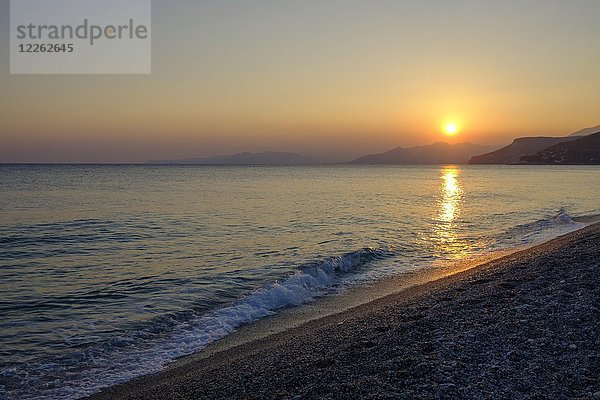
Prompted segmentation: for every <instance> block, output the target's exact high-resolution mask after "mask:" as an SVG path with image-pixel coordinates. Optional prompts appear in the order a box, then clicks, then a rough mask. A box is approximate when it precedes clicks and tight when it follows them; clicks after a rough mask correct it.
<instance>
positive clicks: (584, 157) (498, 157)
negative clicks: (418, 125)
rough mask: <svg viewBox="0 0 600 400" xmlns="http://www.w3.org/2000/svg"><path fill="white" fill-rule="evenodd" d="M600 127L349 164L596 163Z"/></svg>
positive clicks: (283, 157) (264, 161)
mask: <svg viewBox="0 0 600 400" xmlns="http://www.w3.org/2000/svg"><path fill="white" fill-rule="evenodd" d="M599 138H600V125H599V126H596V127H593V128H586V129H582V130H580V131H577V132H575V133H573V134H571V135H569V136H565V137H523V138H518V139H515V140H514V141H513V142H512V143H511V144H510V145H508V146H506V147H503V148H501V149H497V147H494V146H482V145H478V144H472V143H458V144H448V143H444V142H438V143H434V144H431V145H426V146H416V147H397V148H395V149H392V150H390V151H386V152H385V153H379V154H369V155H365V156H362V157H359V158H357V159H354V160H352V161H350V162H349V163H350V164H373V165H375V164H383V165H390V164H467V163H469V164H561V163H563V164H598V163H599V161H598V153H599V152H600V149H599V146H600V144H599V142H600V140H599ZM322 163H324V162H323V160H316V159H314V158H311V157H307V156H304V155H300V154H297V153H291V152H281V151H265V152H262V153H237V154H231V155H221V156H214V157H203V158H188V159H181V160H151V161H147V162H146V164H154V165H311V164H313V165H314V164H322Z"/></svg>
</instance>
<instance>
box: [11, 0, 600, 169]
mask: <svg viewBox="0 0 600 400" xmlns="http://www.w3.org/2000/svg"><path fill="white" fill-rule="evenodd" d="M0 15H1V17H0V27H4V26H7V25H8V0H0ZM597 15H600V2H598V1H595V0H593V1H592V0H590V1H586V0H578V1H573V2H565V1H558V0H547V1H541V0H540V1H533V0H528V1H516V0H514V1H504V2H496V1H493V2H492V1H477V2H475V1H466V0H463V1H458V0H457V1H453V2H444V3H441V2H438V1H433V0H429V1H391V0H389V1H388V0H380V1H376V2H364V1H353V0H325V1H316V0H308V1H305V2H271V1H256V2H243V1H242V0H238V1H233V0H232V1H226V2H221V1H219V2H217V1H214V2H202V3H198V2H191V1H181V2H167V1H158V0H157V1H154V2H153V28H152V29H153V66H152V67H153V73H152V75H150V76H16V75H9V74H8V65H7V64H8V60H4V59H3V61H4V62H3V63H2V64H3V69H2V73H1V75H0V92H1V93H2V95H1V97H0V120H1V121H2V124H1V125H0V140H1V143H2V145H1V146H0V162H141V161H145V160H147V159H157V158H159V159H165V158H186V157H199V156H205V155H214V154H222V153H233V152H238V151H262V150H285V151H297V152H307V153H319V154H329V153H331V154H337V155H341V157H346V156H353V155H358V154H363V153H366V152H373V151H383V150H386V149H389V148H391V147H395V146H410V145H417V144H427V143H432V142H435V141H439V140H445V141H453V142H462V141H469V142H474V143H481V144H504V143H507V142H510V140H512V138H514V137H515V136H521V135H555V136H556V135H564V134H568V133H570V132H572V131H575V130H578V129H581V128H584V127H586V126H591V125H597V124H599V123H600V115H599V114H598V110H599V108H598V106H599V105H600V75H599V74H598V71H600V52H598V51H597V40H598V38H599V37H600V26H599V25H598V24H597V22H596V16H597ZM7 41H8V39H7V38H6V37H2V38H1V41H0V50H2V51H5V50H6V48H7V46H8V43H7ZM445 121H456V122H457V123H458V124H459V125H460V126H461V132H460V133H459V134H458V135H456V136H455V137H452V138H449V137H447V136H445V135H443V133H442V130H441V125H442V124H443V123H444V122H445Z"/></svg>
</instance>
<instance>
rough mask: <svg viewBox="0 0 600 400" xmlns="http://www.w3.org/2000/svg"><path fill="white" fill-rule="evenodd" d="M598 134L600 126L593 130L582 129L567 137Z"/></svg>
mask: <svg viewBox="0 0 600 400" xmlns="http://www.w3.org/2000/svg"><path fill="white" fill-rule="evenodd" d="M598 132H600V125H598V126H594V127H593V128H585V129H582V130H580V131H577V132H574V133H571V134H570V135H569V136H587V135H591V134H593V133H598Z"/></svg>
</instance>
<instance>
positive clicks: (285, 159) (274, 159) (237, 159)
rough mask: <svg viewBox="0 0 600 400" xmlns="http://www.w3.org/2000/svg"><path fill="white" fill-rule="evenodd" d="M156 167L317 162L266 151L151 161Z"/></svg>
mask: <svg viewBox="0 0 600 400" xmlns="http://www.w3.org/2000/svg"><path fill="white" fill-rule="evenodd" d="M146 164H155V165H308V164H316V162H315V160H313V159H311V158H309V157H305V156H301V155H300V154H296V153H289V152H283V151H265V152H262V153H237V154H232V155H224V156H214V157H204V158H188V159H182V160H150V161H147V162H146Z"/></svg>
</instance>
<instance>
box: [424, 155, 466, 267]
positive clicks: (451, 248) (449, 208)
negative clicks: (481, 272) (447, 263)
mask: <svg viewBox="0 0 600 400" xmlns="http://www.w3.org/2000/svg"><path fill="white" fill-rule="evenodd" d="M460 172H461V171H460V169H459V168H458V167H456V166H453V165H448V166H444V167H443V168H442V170H441V171H440V174H441V180H442V185H441V187H440V195H439V198H438V207H437V210H436V214H435V216H434V224H433V239H434V242H435V248H436V249H435V250H436V251H435V252H436V253H437V256H438V257H440V258H442V259H458V258H462V257H464V256H466V255H468V254H469V249H470V246H469V244H468V243H467V242H465V240H463V239H462V238H461V236H460V234H459V226H458V224H457V222H458V219H459V217H460V213H461V204H462V200H463V188H462V185H461V183H460V181H459V176H460Z"/></svg>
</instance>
